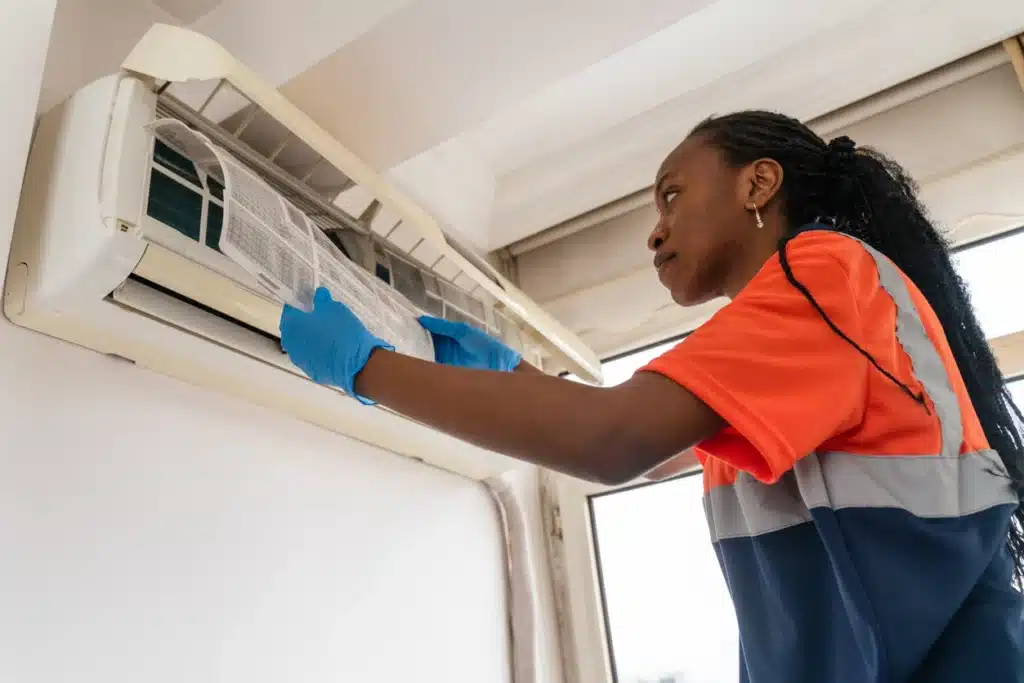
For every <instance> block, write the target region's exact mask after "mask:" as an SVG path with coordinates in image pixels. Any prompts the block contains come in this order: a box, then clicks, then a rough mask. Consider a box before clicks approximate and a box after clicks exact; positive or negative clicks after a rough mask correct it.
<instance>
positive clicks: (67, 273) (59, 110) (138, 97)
mask: <svg viewBox="0 0 1024 683" xmlns="http://www.w3.org/2000/svg"><path fill="white" fill-rule="evenodd" d="M139 86H141V84H140V83H139V82H138V81H134V80H133V79H120V78H119V77H117V76H111V77H107V78H103V79H100V80H98V81H95V82H93V83H92V84H90V85H89V86H87V87H86V88H84V89H82V90H80V91H78V92H77V93H75V94H74V95H73V96H72V97H71V98H69V99H68V100H66V101H65V102H64V103H62V104H61V105H59V106H58V107H56V108H54V109H53V110H51V111H50V112H48V113H47V114H46V115H45V116H43V117H42V119H41V120H40V122H39V127H38V129H37V132H36V137H35V139H34V141H33V145H32V149H31V151H30V153H29V160H28V165H27V167H26V175H25V183H24V188H23V190H22V195H21V201H20V204H19V207H18V214H17V218H16V222H15V229H14V238H13V242H12V248H11V255H10V260H9V271H8V272H9V274H13V275H14V276H15V280H16V284H17V285H18V287H17V289H16V290H14V291H12V292H10V293H8V295H7V296H5V312H6V314H7V315H8V317H10V318H11V320H12V321H14V322H15V323H19V324H25V325H28V326H30V327H32V326H37V325H39V324H41V323H39V322H35V323H33V322H31V321H32V320H34V319H36V318H39V317H47V316H53V315H60V314H62V313H67V314H71V315H80V311H82V310H83V309H87V308H89V307H90V306H92V305H95V304H96V302H98V301H99V300H100V299H102V298H103V297H104V296H106V295H107V294H108V293H109V292H110V291H112V290H113V289H114V288H115V287H116V286H117V285H119V284H120V283H121V282H123V281H124V279H125V278H127V277H128V275H129V274H130V273H131V271H132V269H133V268H134V267H135V264H136V263H138V260H139V258H141V256H142V253H143V251H144V249H145V243H144V242H142V240H141V239H140V238H139V237H138V236H137V234H136V233H135V231H134V230H133V228H132V226H133V224H135V223H137V222H138V214H137V213H135V214H134V215H132V214H130V213H129V214H128V215H125V216H124V217H123V218H124V221H123V222H122V221H121V217H120V216H118V215H117V212H118V211H119V210H121V209H123V208H124V207H128V208H129V210H130V211H134V212H137V211H139V210H140V209H141V206H142V195H143V191H144V186H143V185H142V183H141V182H140V181H141V179H144V178H145V168H146V163H147V159H148V157H147V154H148V150H147V148H146V147H145V145H140V144H139V135H140V133H144V131H141V128H140V126H141V119H142V118H144V117H145V116H146V115H147V111H148V110H147V106H146V101H145V98H146V91H145V89H143V88H141V87H139ZM150 94H151V93H150ZM105 169H106V171H105ZM105 172H106V174H107V176H108V179H109V180H110V181H111V182H108V186H107V187H106V188H104V187H103V182H102V176H103V175H104V173H105ZM126 180H129V181H134V182H125V181H126ZM104 195H106V199H105V198H104ZM104 207H107V208H109V212H108V215H107V218H108V220H106V221H105V220H104V216H103V208H104Z"/></svg>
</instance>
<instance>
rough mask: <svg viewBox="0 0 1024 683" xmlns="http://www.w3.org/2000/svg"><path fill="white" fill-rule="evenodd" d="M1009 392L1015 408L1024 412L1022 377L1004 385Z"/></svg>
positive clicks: (1023, 381) (1023, 379) (1023, 384)
mask: <svg viewBox="0 0 1024 683" xmlns="http://www.w3.org/2000/svg"><path fill="white" fill-rule="evenodd" d="M1006 386H1007V388H1008V389H1009V390H1010V395H1011V396H1013V402H1014V403H1016V404H1017V407H1018V408H1020V409H1021V410H1024V377H1020V378H1018V379H1015V380H1011V381H1010V382H1007V384H1006Z"/></svg>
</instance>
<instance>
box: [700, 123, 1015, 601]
mask: <svg viewBox="0 0 1024 683" xmlns="http://www.w3.org/2000/svg"><path fill="white" fill-rule="evenodd" d="M692 134H701V135H703V136H705V137H706V139H707V140H708V142H709V143H710V144H712V145H713V146H715V147H716V148H718V149H719V150H720V151H721V152H722V153H723V155H724V157H725V159H726V162H727V163H729V164H730V165H733V166H737V167H739V166H744V165H746V164H749V163H751V162H753V161H756V160H757V159H765V158H771V159H774V160H775V161H776V162H778V163H779V165H781V166H782V169H783V181H782V187H781V188H780V190H779V195H780V199H781V201H782V209H783V214H784V215H785V217H786V219H787V221H788V223H789V225H790V226H791V228H793V229H796V228H799V227H800V226H803V225H807V224H809V223H813V222H821V221H822V220H823V219H824V222H825V223H826V224H829V225H830V227H831V229H834V230H837V231H839V232H842V233H845V234H848V235H851V236H853V237H856V238H858V239H860V240H862V241H863V242H866V243H867V244H869V245H871V246H872V247H874V248H875V249H877V250H878V251H880V252H881V253H882V254H884V255H885V256H887V257H888V258H889V259H890V260H891V261H892V262H893V263H895V264H896V266H897V267H899V268H900V269H901V270H902V271H903V272H904V273H905V274H906V275H907V277H909V278H910V280H911V281H912V282H913V283H914V284H915V285H916V286H917V288H918V289H919V290H920V291H921V293H922V294H923V295H924V297H925V299H927V301H928V303H929V304H930V305H931V307H932V309H933V310H934V311H935V314H936V316H937V317H938V319H939V321H940V322H941V323H942V328H943V330H944V331H945V334H946V337H947V340H948V341H949V345H950V347H951V349H952V352H953V356H954V358H955V359H956V363H957V366H958V367H959V369H960V373H961V375H962V376H963V380H964V383H965V384H966V387H967V393H968V395H969V396H970V399H971V403H972V404H973V405H974V410H975V411H976V413H977V415H978V418H979V420H980V422H981V425H982V428H983V429H984V431H985V436H986V437H987V439H988V442H989V445H990V446H991V447H992V448H993V449H994V450H996V451H997V452H998V453H999V457H1000V459H1001V460H1002V461H1003V464H1004V465H1005V466H1006V470H1007V473H1008V474H1009V476H1010V478H1011V480H1012V484H1013V486H1014V489H1015V490H1016V492H1017V496H1018V498H1021V499H1022V500H1024V436H1022V431H1024V430H1022V425H1024V416H1022V415H1021V411H1020V408H1019V407H1018V406H1017V405H1015V404H1014V402H1013V398H1012V397H1011V395H1010V393H1009V391H1008V390H1007V389H1006V385H1005V382H1004V379H1003V376H1002V374H1001V373H1000V371H999V367H998V366H997V364H996V359H995V357H994V355H993V354H992V351H991V349H990V348H989V345H988V344H987V343H986V341H985V336H984V334H983V333H982V331H981V326H980V325H979V323H978V319H977V317H976V316H975V314H974V309H973V308H972V306H971V302H970V296H969V294H968V291H967V287H966V286H965V285H964V282H963V280H962V279H961V278H960V276H959V275H958V274H957V272H956V270H955V269H954V267H953V263H952V259H951V251H950V245H949V244H948V243H947V241H946V239H945V238H944V237H943V235H942V234H940V233H939V231H938V230H936V228H935V227H934V226H933V225H932V223H931V221H929V219H928V216H927V213H926V211H925V209H924V207H923V206H922V205H921V202H920V201H919V200H918V198H917V185H916V183H915V182H914V181H913V180H912V179H911V178H910V177H909V176H908V175H907V173H906V172H905V171H904V170H903V169H902V168H901V167H900V166H899V165H898V164H897V163H895V162H894V161H892V160H890V159H888V158H886V157H885V156H884V155H882V154H880V153H879V152H877V151H876V150H873V149H869V148H857V147H856V145H855V144H854V142H853V141H852V140H850V139H849V138H848V137H845V136H844V137H840V138H836V139H835V140H833V141H832V142H830V143H828V144H826V143H825V141H824V140H823V139H822V138H821V137H819V136H818V135H817V134H816V133H814V131H812V130H811V129H810V128H808V127H807V126H805V125H804V124H802V123H801V122H799V121H797V120H796V119H793V118H790V117H787V116H783V115H781V114H777V113H774V112H766V111H744V112H738V113H735V114H729V115H726V116H721V117H712V118H709V119H707V120H705V121H703V122H702V123H700V124H698V125H697V127H696V128H694V130H693V132H692V133H691V135H692ZM791 237H792V234H790V235H787V236H785V237H783V239H782V241H781V242H780V244H779V257H780V260H781V265H782V267H783V270H784V272H785V275H786V278H787V279H788V280H789V282H790V283H791V284H792V285H793V286H794V287H796V288H797V289H798V290H799V291H800V292H801V293H802V294H803V295H804V296H805V297H806V298H807V300H808V301H809V302H810V303H811V304H812V305H813V306H814V308H815V309H816V310H817V311H818V313H819V314H820V315H821V317H822V318H823V319H824V320H825V322H826V323H828V325H829V326H830V327H831V328H832V330H833V331H835V332H836V333H837V334H839V335H840V336H841V337H843V339H845V340H846V341H847V342H848V343H850V344H852V345H853V346H854V347H856V348H857V350H858V351H860V352H861V353H862V354H863V355H865V356H867V358H868V359H869V360H870V361H871V363H872V364H873V365H874V366H875V367H876V368H877V369H878V370H880V371H881V372H882V373H883V374H885V375H886V376H887V377H888V378H889V379H890V380H892V381H893V382H895V383H896V384H898V385H899V386H900V387H901V388H902V389H903V390H904V391H905V392H907V393H908V394H910V395H911V396H912V397H913V398H914V399H915V400H917V401H919V402H923V400H924V398H923V396H920V395H916V394H914V393H913V392H911V390H910V389H909V388H908V387H906V385H904V384H902V383H901V382H899V381H898V380H897V379H896V378H895V377H894V376H892V375H891V374H890V373H889V372H888V371H886V370H885V369H884V368H882V367H881V366H879V364H878V363H877V362H876V361H875V359H874V358H872V357H871V356H870V354H868V353H867V352H866V351H864V349H862V348H861V347H860V346H859V345H857V343H856V342H854V341H853V340H852V339H850V338H849V337H847V336H846V335H845V334H844V333H843V331H842V330H840V329H839V328H838V327H836V325H835V324H834V323H833V322H832V320H831V319H830V318H829V317H828V315H827V314H826V313H825V311H823V310H822V308H821V307H820V306H819V305H818V303H817V301H815V299H814V296H813V294H812V293H811V292H810V291H808V289H807V287H805V286H804V285H803V284H802V283H801V282H800V281H799V280H797V278H796V277H795V276H794V275H793V272H792V270H790V268H789V263H788V260H787V259H786V244H787V243H788V241H789V239H790V238H791ZM1007 546H1008V549H1009V552H1010V555H1011V556H1012V558H1013V564H1014V583H1015V584H1016V585H1017V586H1021V585H1022V583H1024V505H1020V506H1018V507H1017V510H1016V512H1015V513H1014V515H1013V519H1012V521H1011V523H1010V530H1009V537H1008V539H1007Z"/></svg>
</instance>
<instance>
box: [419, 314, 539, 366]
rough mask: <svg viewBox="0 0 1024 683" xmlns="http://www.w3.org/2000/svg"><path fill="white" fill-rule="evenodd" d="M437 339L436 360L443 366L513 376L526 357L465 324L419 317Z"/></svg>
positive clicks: (435, 341)
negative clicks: (495, 371)
mask: <svg viewBox="0 0 1024 683" xmlns="http://www.w3.org/2000/svg"><path fill="white" fill-rule="evenodd" d="M419 321H420V325H422V326H423V327H424V328H425V329H426V330H427V331H428V332H430V335H431V336H432V337H433V338H434V359H435V360H436V361H437V362H438V363H442V364H444V365H457V366H459V367H463V368H476V369H478V370H498V371H501V372H511V371H512V370H515V368H516V366H517V365H519V363H520V361H522V360H523V357H522V356H521V355H520V354H519V353H518V352H516V351H514V350H513V349H510V348H509V347H507V346H505V345H504V344H502V343H501V342H500V341H498V340H497V339H495V338H494V337H492V336H490V335H488V334H487V333H486V332H483V331H481V330H478V329H477V328H475V327H473V326H471V325H467V324H466V323H453V322H451V321H449V320H444V319H443V318H434V317H431V316H429V315H425V316H422V317H420V319H419Z"/></svg>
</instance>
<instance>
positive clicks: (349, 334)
mask: <svg viewBox="0 0 1024 683" xmlns="http://www.w3.org/2000/svg"><path fill="white" fill-rule="evenodd" d="M280 326H281V348H283V349H284V351H285V353H287V354H288V357H289V358H290V359H291V361H292V362H293V363H294V364H295V365H296V366H297V367H298V368H299V369H300V370H302V371H303V372H304V373H306V374H307V375H308V376H309V378H310V379H312V380H313V381H314V382H317V383H318V384H329V385H333V386H336V387H339V388H340V389H342V390H343V391H344V392H345V393H346V394H348V395H349V396H354V397H355V398H357V399H358V400H359V401H360V402H362V403H364V404H372V403H373V401H370V400H368V399H366V398H363V397H362V396H359V395H357V394H356V392H355V388H354V384H355V378H356V375H358V374H359V372H360V371H361V370H362V369H363V367H364V366H365V365H366V361H368V360H369V359H370V354H372V353H373V352H374V350H376V349H379V348H380V349H388V350H394V347H393V346H392V345H390V344H388V343H387V342H386V341H384V340H383V339H380V338H378V337H375V336H374V335H373V334H371V333H370V331H369V330H367V329H366V326H365V325H363V323H362V321H360V320H359V318H357V317H356V316H355V315H354V314H353V313H352V311H350V310H349V309H348V306H346V305H345V304H343V303H340V302H337V301H335V300H334V299H332V298H331V294H330V292H328V291H327V290H326V289H324V288H323V287H321V288H319V289H317V290H316V294H315V295H314V296H313V310H312V311H311V312H310V313H306V312H304V311H300V310H298V309H297V308H292V307H291V306H285V307H284V310H283V311H282V312H281V325H280Z"/></svg>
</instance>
